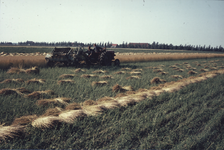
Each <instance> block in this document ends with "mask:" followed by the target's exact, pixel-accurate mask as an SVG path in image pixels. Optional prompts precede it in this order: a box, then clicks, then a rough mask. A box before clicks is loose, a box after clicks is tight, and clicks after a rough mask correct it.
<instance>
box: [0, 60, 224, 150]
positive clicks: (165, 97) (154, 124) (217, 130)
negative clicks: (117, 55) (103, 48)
mask: <svg viewBox="0 0 224 150" xmlns="http://www.w3.org/2000/svg"><path fill="white" fill-rule="evenodd" d="M186 62H187V63H188V64H189V65H190V66H191V68H194V69H196V70H195V71H196V72H197V74H195V75H190V74H188V71H189V70H187V69H186V67H187V63H186ZM171 65H176V66H177V67H179V68H180V69H184V71H183V72H179V71H177V70H173V68H170V66H171ZM189 65H188V66H189ZM206 66H208V69H209V70H210V71H211V67H216V68H217V69H221V68H222V66H223V59H222V58H220V59H219V60H217V59H214V58H211V59H197V60H178V61H161V62H142V63H139V62H138V63H137V62H136V63H126V64H125V63H123V64H121V66H120V67H99V66H94V67H91V68H82V69H84V70H85V72H78V73H74V72H73V71H74V70H75V69H76V68H73V67H55V68H40V74H35V75H32V74H22V73H20V74H11V75H9V74H7V73H6V71H4V70H1V71H0V82H1V81H3V80H5V79H13V78H14V79H16V78H21V79H23V80H24V81H27V80H29V79H33V78H37V79H45V80H46V83H44V84H37V83H36V84H35V83H31V84H26V83H17V84H15V83H4V84H0V89H3V88H19V87H24V88H26V89H28V90H30V91H40V90H53V91H54V92H55V93H56V95H53V96H49V95H43V96H42V97H41V98H53V97H57V96H59V97H69V98H72V100H71V102H70V103H72V102H77V103H81V102H84V101H85V100H88V99H91V100H97V99H99V98H102V97H105V96H110V97H114V96H116V94H117V93H114V92H112V86H114V85H115V84H116V83H117V84H119V85H121V86H132V87H133V89H134V90H136V91H137V90H138V89H140V88H145V89H149V88H151V87H153V86H157V85H156V84H151V83H150V80H151V79H153V78H154V77H160V78H161V79H164V80H166V81H167V82H170V81H177V80H178V79H174V78H172V77H171V75H181V76H183V77H184V78H187V77H190V76H197V75H198V74H200V73H201V72H200V69H202V68H205V67H206ZM127 67H128V68H131V69H143V71H141V75H139V76H140V77H141V78H140V79H128V80H127V79H126V78H127V77H129V76H131V74H129V73H128V72H130V71H126V73H125V74H114V73H115V72H117V71H121V70H122V68H127ZM146 67H158V68H161V69H163V71H164V72H168V73H169V74H167V75H160V74H159V73H158V72H155V71H154V70H155V69H152V68H146ZM99 69H101V70H104V71H107V73H105V75H112V76H113V77H114V78H113V79H100V78H99V77H96V78H81V77H80V76H81V75H82V74H93V73H92V72H93V71H95V70H99ZM213 69H214V68H213ZM62 74H76V75H77V76H75V77H72V78H70V79H72V80H74V81H75V83H74V84H73V83H66V84H62V85H58V84H57V81H58V80H59V76H60V75H62ZM97 75H99V76H101V75H104V74H97ZM100 80H106V81H108V84H107V85H105V86H91V83H92V81H100ZM223 90H224V78H223V75H218V76H217V77H215V78H212V79H208V80H205V81H203V82H201V83H195V84H190V85H188V86H187V87H184V88H183V89H181V90H179V91H178V92H174V93H162V94H161V95H159V96H157V97H154V98H153V99H145V100H143V101H141V102H139V103H136V104H134V105H130V106H127V107H120V108H116V109H110V110H107V111H105V112H103V113H102V114H101V115H98V116H89V117H81V118H78V119H76V120H75V121H74V123H73V124H66V123H62V124H59V125H56V126H54V127H53V128H51V129H44V130H42V129H39V128H34V127H32V126H31V125H28V126H27V128H26V132H25V133H24V134H21V135H20V136H19V137H15V138H14V139H11V138H8V139H6V141H3V140H2V141H1V144H0V149H9V148H10V149H11V148H13V149H46V148H50V149H54V148H60V149H68V148H72V149H93V148H95V149H100V148H103V149H109V148H111V149H114V148H117V149H133V148H136V149H223V148H224V140H223V139H224V137H223V134H222V133H224V127H223V125H222V124H223V123H224V102H223ZM37 100H38V99H34V98H24V97H22V96H20V95H16V94H12V95H5V96H4V95H0V122H1V123H5V125H10V124H11V123H12V122H13V120H14V119H15V118H18V117H21V116H25V115H32V114H36V115H38V116H39V115H42V114H43V113H44V112H45V111H46V110H47V109H48V108H49V107H51V108H54V107H55V106H58V107H61V108H64V107H65V106H64V105H62V104H52V105H50V106H37V105H36V102H37Z"/></svg>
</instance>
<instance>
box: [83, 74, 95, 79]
mask: <svg viewBox="0 0 224 150" xmlns="http://www.w3.org/2000/svg"><path fill="white" fill-rule="evenodd" d="M90 77H98V75H95V74H83V75H81V78H90Z"/></svg>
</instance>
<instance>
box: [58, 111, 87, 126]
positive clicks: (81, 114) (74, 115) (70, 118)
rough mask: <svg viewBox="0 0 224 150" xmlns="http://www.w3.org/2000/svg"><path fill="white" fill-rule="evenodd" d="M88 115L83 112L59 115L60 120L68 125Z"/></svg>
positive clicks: (66, 112)
mask: <svg viewBox="0 0 224 150" xmlns="http://www.w3.org/2000/svg"><path fill="white" fill-rule="evenodd" d="M84 116H86V114H85V113H84V111H83V110H67V111H64V112H61V113H60V114H59V118H60V119H61V120H63V121H64V122H66V123H73V122H74V120H75V119H76V118H78V117H84Z"/></svg>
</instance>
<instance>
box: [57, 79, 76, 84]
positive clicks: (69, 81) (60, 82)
mask: <svg viewBox="0 0 224 150" xmlns="http://www.w3.org/2000/svg"><path fill="white" fill-rule="evenodd" d="M65 83H75V81H74V80H71V79H65V80H59V81H58V82H57V84H59V85H60V84H65Z"/></svg>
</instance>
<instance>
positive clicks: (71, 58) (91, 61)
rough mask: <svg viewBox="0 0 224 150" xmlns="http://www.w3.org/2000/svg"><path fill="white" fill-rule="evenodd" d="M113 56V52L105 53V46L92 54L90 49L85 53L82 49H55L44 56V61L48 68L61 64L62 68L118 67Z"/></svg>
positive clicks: (117, 62)
mask: <svg viewBox="0 0 224 150" xmlns="http://www.w3.org/2000/svg"><path fill="white" fill-rule="evenodd" d="M114 56H115V54H114V51H107V50H106V46H105V48H103V49H101V50H100V51H99V52H94V50H92V49H91V48H90V47H89V50H87V51H84V48H82V47H79V48H76V49H72V48H70V47H65V48H59V47H55V48H54V49H53V50H52V52H51V53H48V54H47V55H46V56H45V60H46V61H47V65H48V66H50V67H53V66H54V65H56V64H63V65H64V66H79V65H81V64H86V65H88V66H89V65H95V64H99V65H102V66H111V65H112V64H114V66H119V65H120V61H119V59H115V58H114Z"/></svg>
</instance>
